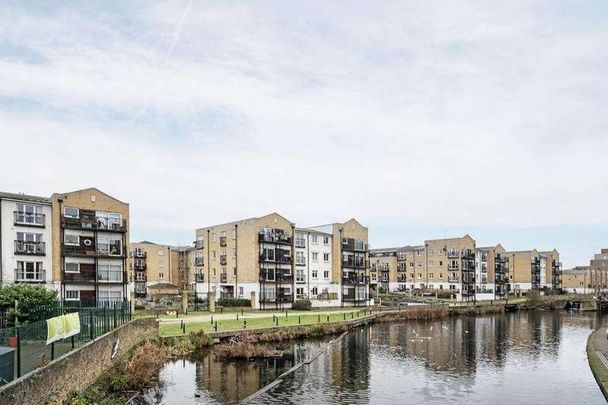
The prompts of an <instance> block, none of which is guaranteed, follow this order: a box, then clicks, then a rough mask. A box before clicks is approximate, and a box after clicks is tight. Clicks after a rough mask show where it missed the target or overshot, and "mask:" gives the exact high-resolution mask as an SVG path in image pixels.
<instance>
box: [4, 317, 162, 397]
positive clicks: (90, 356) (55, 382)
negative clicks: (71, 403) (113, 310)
mask: <svg viewBox="0 0 608 405" xmlns="http://www.w3.org/2000/svg"><path fill="white" fill-rule="evenodd" d="M157 336H158V321H157V320H156V319H138V320H135V321H132V322H129V323H127V324H125V325H122V326H120V327H119V328H117V329H115V330H113V331H112V332H109V333H106V334H105V335H103V336H100V337H99V338H97V339H95V340H93V341H91V342H89V343H87V344H86V345H84V346H82V347H80V348H78V349H76V350H73V351H71V352H70V353H67V354H65V355H64V356H62V357H60V358H58V359H56V360H54V361H52V362H50V363H49V364H47V365H46V366H44V367H42V368H39V369H37V370H34V371H32V372H31V373H28V374H26V375H24V376H23V377H21V378H19V379H17V380H15V381H12V382H10V383H9V384H7V385H5V386H3V387H2V388H0V404H42V403H51V404H52V403H63V402H64V401H65V400H66V399H67V398H68V396H69V395H70V393H72V392H74V391H80V390H82V389H84V388H86V387H87V386H89V385H90V384H91V383H93V382H94V381H95V380H96V379H97V377H99V375H100V374H101V373H103V372H104V371H105V370H107V369H108V368H109V367H110V366H112V364H113V363H114V362H115V361H117V360H118V359H119V358H120V357H121V356H123V355H124V354H125V353H126V352H128V351H129V350H130V349H131V348H132V347H133V346H135V345H137V344H138V343H140V342H142V341H143V340H145V339H148V338H150V339H152V338H156V337H157ZM117 339H118V342H119V344H118V353H117V355H116V356H115V357H114V359H112V350H113V348H114V343H115V342H116V341H117Z"/></svg>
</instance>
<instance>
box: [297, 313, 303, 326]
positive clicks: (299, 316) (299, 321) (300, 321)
mask: <svg viewBox="0 0 608 405" xmlns="http://www.w3.org/2000/svg"><path fill="white" fill-rule="evenodd" d="M301 324H302V316H301V315H298V325H301Z"/></svg>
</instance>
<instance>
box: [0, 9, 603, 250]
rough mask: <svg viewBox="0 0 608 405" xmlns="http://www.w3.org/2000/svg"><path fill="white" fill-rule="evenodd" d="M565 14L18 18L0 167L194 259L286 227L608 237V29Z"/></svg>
mask: <svg viewBox="0 0 608 405" xmlns="http://www.w3.org/2000/svg"><path fill="white" fill-rule="evenodd" d="M572 7H573V6H570V5H569V4H568V3H559V7H556V6H555V4H553V3H546V2H528V1H526V2H517V1H515V2H508V3H505V4H496V3H495V2H492V3H483V2H481V3H480V2H465V1H461V2H444V3H440V2H433V3H429V2H407V3H403V2H391V1H386V2H373V3H369V2H350V1H349V2H325V1H322V2H306V3H294V2H288V3H284V2H271V1H264V2H256V3H243V2H238V3H234V2H205V3H200V2H194V3H192V4H191V5H189V3H188V2H187V1H173V2H163V3H155V4H150V3H148V2H141V3H136V5H132V6H130V5H124V4H122V3H117V4H115V5H114V4H111V3H110V4H109V5H108V4H106V3H102V4H101V5H98V6H96V5H89V6H88V7H81V8H75V6H72V5H70V6H65V7H63V6H49V8H48V9H46V10H32V9H29V8H26V7H25V6H19V5H18V4H15V5H14V6H12V7H7V8H5V9H4V10H3V11H0V37H1V38H3V39H4V41H5V42H6V44H7V45H9V46H10V50H11V51H10V55H9V52H3V49H4V48H3V47H2V44H0V126H1V128H2V131H1V132H0V141H1V144H0V145H1V146H2V149H3V150H5V151H6V150H10V151H14V150H22V148H26V146H25V145H27V154H24V153H12V152H11V153H9V154H6V153H3V156H2V159H1V160H0V169H1V172H2V173H3V178H2V181H1V182H0V186H1V188H3V189H7V190H11V191H25V192H37V193H40V194H48V193H50V192H52V191H56V190H69V189H74V188H78V187H82V186H87V185H97V186H99V187H102V188H104V189H107V190H108V191H109V192H110V193H112V194H116V195H117V196H118V197H119V198H121V199H124V200H127V201H130V202H131V204H132V210H133V219H134V221H137V222H135V223H134V224H133V225H134V230H135V233H136V234H138V235H140V236H141V237H146V236H147V235H148V234H152V235H154V236H155V237H157V238H160V237H162V234H163V231H162V230H163V229H164V228H167V229H168V232H169V230H170V231H171V232H174V233H172V235H186V236H184V237H183V238H184V239H186V240H188V238H189V236H188V231H189V230H191V229H193V228H194V227H196V226H201V225H204V224H209V223H215V222H218V221H224V220H229V219H234V218H240V217H245V216H250V215H259V214H262V213H265V212H267V211H274V210H278V211H281V212H283V213H285V215H288V216H290V217H293V218H294V219H295V220H297V221H298V222H299V223H302V224H311V223H320V222H327V221H332V220H336V219H343V218H348V217H350V216H356V217H359V218H361V220H362V221H363V222H365V223H367V224H369V225H370V226H371V227H372V230H373V227H374V226H387V225H388V224H395V223H396V224H397V225H400V226H402V227H404V228H405V227H407V226H408V225H409V224H412V223H416V224H423V225H424V226H427V227H429V228H433V227H444V226H448V227H459V226H462V227H466V226H482V227H498V228H500V227H530V226H532V227H534V226H555V225H562V224H570V225H573V224H574V225H576V224H591V223H594V224H598V225H601V226H608V214H607V211H606V209H605V207H606V203H607V202H608V191H607V190H608V188H607V187H606V186H607V185H608V184H607V183H608V180H607V179H608V177H607V176H606V174H608V173H607V172H608V170H607V168H608V166H607V165H606V163H605V157H606V152H607V151H608V138H607V137H606V136H605V135H604V133H603V132H604V131H605V128H606V124H607V121H608V119H607V118H606V114H605V113H604V111H603V109H604V106H605V105H606V101H608V100H606V98H607V96H606V94H608V92H607V90H608V81H607V80H606V73H607V70H608V67H607V66H606V64H605V60H606V57H607V56H608V55H607V54H608V49H607V47H606V45H605V44H606V43H608V41H607V39H608V29H607V26H606V24H605V21H606V20H605V18H604V19H602V18H600V17H601V13H602V11H601V9H599V8H598V7H597V6H596V5H595V4H593V3H591V2H590V3H588V4H578V5H577V7H576V9H574V8H572ZM603 13H604V14H606V12H605V10H604V11H603ZM15 50H17V52H16V51H15ZM19 50H21V53H22V54H23V58H19V55H18V54H19ZM16 53H17V56H16ZM32 55H34V56H36V57H35V58H34V57H33V56H32ZM26 56H27V57H26ZM32 60H33V61H34V62H32ZM26 156H27V161H30V160H31V162H35V163H33V164H30V167H31V168H29V169H25V170H24V165H25V166H26V167H27V166H28V164H27V163H24V159H26ZM38 166H41V167H42V168H43V169H42V170H41V169H39V168H38ZM34 168H35V169H34ZM32 169H34V170H32ZM423 238H424V235H421V239H423ZM378 239H380V240H382V238H381V237H380V238H377V240H378ZM404 242H415V241H404Z"/></svg>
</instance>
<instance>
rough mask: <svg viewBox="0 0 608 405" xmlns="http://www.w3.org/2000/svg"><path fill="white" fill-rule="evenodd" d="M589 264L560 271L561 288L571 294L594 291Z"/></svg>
mask: <svg viewBox="0 0 608 405" xmlns="http://www.w3.org/2000/svg"><path fill="white" fill-rule="evenodd" d="M590 270H591V267H590V266H576V267H573V268H571V269H565V270H563V271H562V288H563V289H564V291H566V292H568V293H571V294H587V293H591V292H594V288H593V286H592V280H591V272H590Z"/></svg>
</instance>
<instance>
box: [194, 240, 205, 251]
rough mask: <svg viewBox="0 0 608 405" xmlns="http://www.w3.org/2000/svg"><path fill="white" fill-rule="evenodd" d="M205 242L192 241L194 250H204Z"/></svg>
mask: <svg viewBox="0 0 608 405" xmlns="http://www.w3.org/2000/svg"><path fill="white" fill-rule="evenodd" d="M204 242H205V241H203V240H195V241H194V249H197V250H198V249H204V248H205V243H204Z"/></svg>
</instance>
